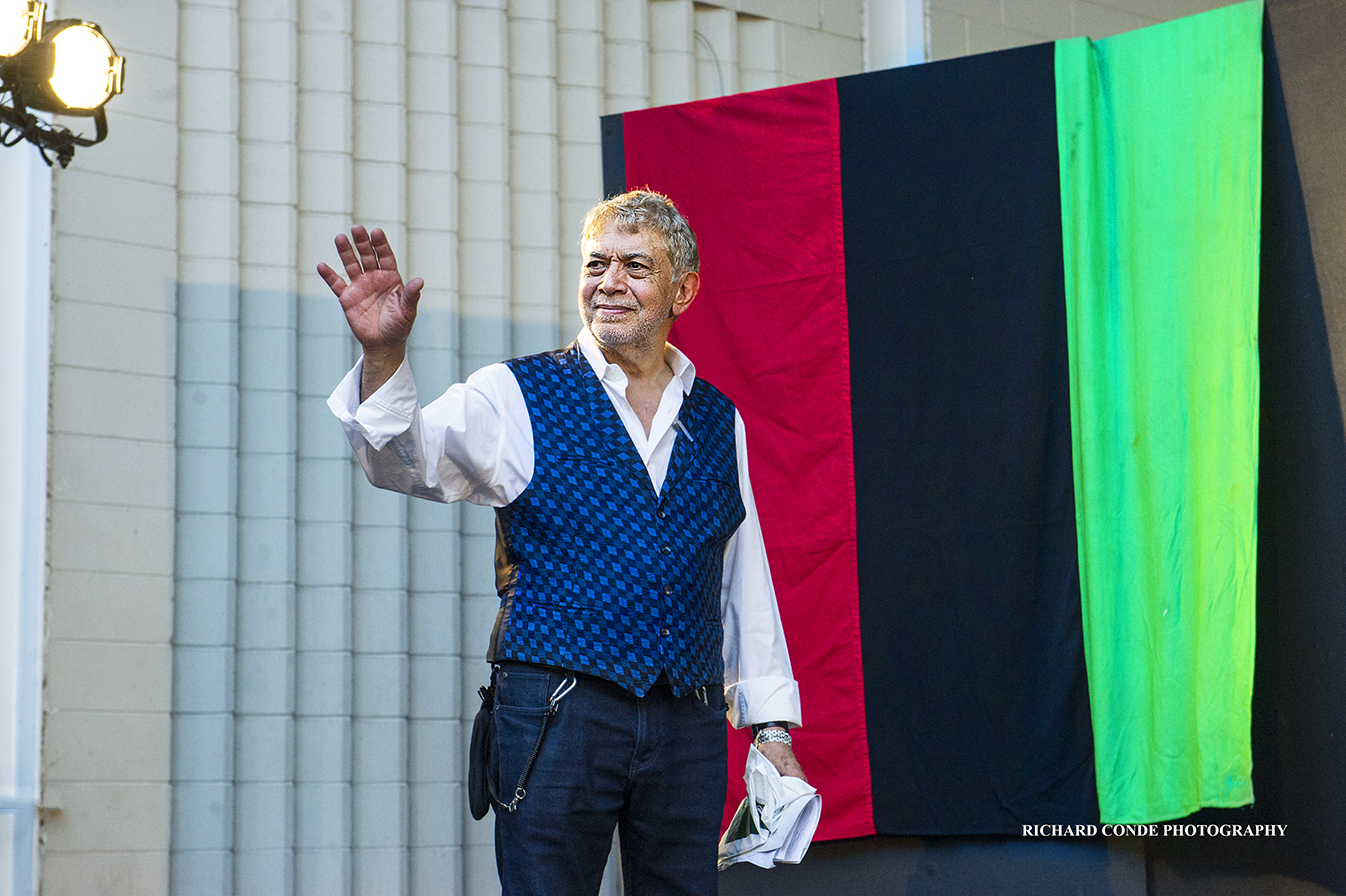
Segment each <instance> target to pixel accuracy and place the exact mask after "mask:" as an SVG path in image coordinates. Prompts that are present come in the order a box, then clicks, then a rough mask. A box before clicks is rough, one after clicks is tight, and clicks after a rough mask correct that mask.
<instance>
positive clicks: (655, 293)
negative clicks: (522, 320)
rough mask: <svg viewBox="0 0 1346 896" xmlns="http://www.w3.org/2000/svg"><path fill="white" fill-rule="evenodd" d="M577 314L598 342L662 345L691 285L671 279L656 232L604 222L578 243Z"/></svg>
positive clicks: (691, 277) (686, 301)
mask: <svg viewBox="0 0 1346 896" xmlns="http://www.w3.org/2000/svg"><path fill="white" fill-rule="evenodd" d="M580 250H581V252H582V253H583V255H584V270H583V272H582V273H581V274H580V295H579V301H580V316H581V317H582V318H583V319H584V325H585V326H586V327H588V328H589V331H590V332H591V333H593V335H594V339H596V340H597V341H598V344H599V345H600V346H605V347H613V348H616V347H618V346H624V347H625V346H629V347H633V348H643V347H646V346H648V345H658V346H660V347H662V346H663V344H664V341H665V340H666V339H667V338H668V331H669V329H670V328H671V327H672V325H673V318H674V317H676V316H677V315H678V314H681V313H682V312H683V310H685V309H686V307H687V305H688V304H689V303H690V302H691V299H692V294H694V293H695V285H694V284H692V285H691V289H690V290H689V289H688V286H689V284H688V281H689V280H695V279H696V275H695V274H687V275H685V276H684V277H683V278H682V281H680V282H679V283H677V284H675V283H674V282H673V265H672V264H671V263H670V262H669V260H668V253H667V252H666V251H665V250H664V247H663V245H662V242H661V241H660V239H659V238H658V236H657V235H656V234H655V233H653V232H651V231H648V230H638V231H636V232H635V233H629V232H627V231H624V230H622V229H620V228H619V227H618V226H617V225H615V224H608V225H607V226H606V227H604V229H603V230H602V231H601V232H600V233H599V234H597V235H596V236H595V237H594V238H593V239H586V240H585V241H584V242H583V244H582V245H581V247H580Z"/></svg>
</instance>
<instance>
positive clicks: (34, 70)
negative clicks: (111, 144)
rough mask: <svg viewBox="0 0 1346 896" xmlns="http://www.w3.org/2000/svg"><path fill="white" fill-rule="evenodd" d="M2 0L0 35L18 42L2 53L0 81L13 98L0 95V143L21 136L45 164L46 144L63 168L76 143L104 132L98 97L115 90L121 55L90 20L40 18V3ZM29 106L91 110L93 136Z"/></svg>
mask: <svg viewBox="0 0 1346 896" xmlns="http://www.w3.org/2000/svg"><path fill="white" fill-rule="evenodd" d="M0 4H3V5H0V13H3V15H4V18H3V19H0V21H3V22H4V23H7V24H0V40H5V41H6V42H7V46H8V47H10V48H13V47H19V49H18V50H17V51H16V52H14V53H12V54H9V55H4V56H0V76H2V77H3V83H2V85H0V89H3V92H4V93H8V94H9V97H10V99H11V100H12V105H9V104H3V103H0V124H2V125H3V130H0V143H3V144H4V145H6V146H12V145H14V144H16V143H18V142H19V141H21V140H27V141H29V142H30V143H33V144H34V145H36V146H37V147H38V150H39V151H40V152H41V153H42V158H43V159H45V160H46V162H47V164H51V161H52V160H51V158H50V157H49V156H48V155H47V153H48V151H50V152H52V153H55V155H56V159H57V161H59V162H60V163H61V167H62V168H64V167H65V166H66V165H68V164H70V160H71V159H72V158H73V157H74V155H75V147H77V146H92V145H94V144H95V143H99V142H101V141H102V140H103V139H104V138H105V137H107V116H106V114H105V113H104V111H103V105H104V104H105V103H107V101H108V100H109V99H111V98H112V97H113V96H115V95H116V94H118V93H121V90H122V76H123V71H124V69H125V64H126V63H125V60H123V59H122V57H120V56H118V55H117V51H116V50H114V49H113V48H112V44H111V43H109V42H108V39H107V38H106V37H104V36H103V32H102V29H100V28H99V27H98V26H97V25H95V24H93V23H92V22H85V21H83V20H81V19H60V20H57V21H53V22H43V21H42V18H41V17H42V14H43V10H44V4H42V3H40V2H33V0H0ZM20 6H22V7H23V9H22V11H23V13H24V15H25V16H26V18H25V19H24V25H23V32H24V37H23V41H22V45H20V40H19V38H18V36H17V35H18V33H19V31H20V26H19V24H18V23H19V15H18V12H19V11H20ZM30 109H36V110H39V111H42V112H55V113H59V114H62V115H75V116H86V117H91V118H93V120H94V128H95V132H94V137H93V139H89V138H87V137H84V136H83V135H80V134H75V133H73V132H71V131H70V129H69V128H66V127H64V126H61V125H57V124H52V123H50V122H48V121H45V120H44V119H42V118H39V117H38V116H36V115H34V114H33V113H32V112H30V111H29V110H30Z"/></svg>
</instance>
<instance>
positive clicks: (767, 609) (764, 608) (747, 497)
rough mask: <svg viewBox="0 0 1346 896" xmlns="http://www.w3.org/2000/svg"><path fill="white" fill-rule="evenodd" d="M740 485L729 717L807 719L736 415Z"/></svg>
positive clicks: (728, 648) (727, 630)
mask: <svg viewBox="0 0 1346 896" xmlns="http://www.w3.org/2000/svg"><path fill="white" fill-rule="evenodd" d="M734 416H735V420H734V431H735V432H734V434H735V449H736V452H737V455H738V479H739V488H740V490H741V492H742V495H743V509H744V511H745V514H746V515H745V516H744V519H743V523H742V524H741V525H740V526H739V527H738V531H737V532H735V533H734V535H733V537H731V538H730V540H729V543H728V544H727V545H726V546H725V557H724V580H723V584H722V586H721V594H720V607H721V613H722V618H723V619H724V684H725V702H726V703H727V704H728V705H729V720H730V722H731V723H732V724H733V725H734V727H736V728H743V727H745V726H747V725H755V724H758V723H760V722H774V721H781V722H788V723H790V724H791V725H799V724H801V723H802V722H803V718H802V715H801V712H800V705H799V685H798V683H797V682H796V681H795V679H794V673H793V672H792V671H791V668H790V652H789V650H788V649H787V647H786V645H785V630H784V629H783V628H782V626H781V619H780V611H779V609H778V608H777V606H776V589H775V586H774V585H773V584H772V581H771V566H770V565H769V563H768V562H767V555H766V544H765V542H764V541H763V539H762V526H761V523H760V522H759V520H758V517H757V506H756V503H755V502H754V501H753V495H752V482H751V480H750V479H749V478H748V450H747V442H746V439H745V434H744V429H743V419H742V418H741V417H739V416H738V415H737V413H736V414H735V415H734Z"/></svg>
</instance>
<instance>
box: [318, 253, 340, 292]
mask: <svg viewBox="0 0 1346 896" xmlns="http://www.w3.org/2000/svg"><path fill="white" fill-rule="evenodd" d="M318 276H319V277H321V278H322V279H323V282H325V283H326V284H327V286H328V288H329V289H331V290H332V293H333V294H334V295H336V297H337V298H338V299H339V298H341V294H342V293H343V292H345V291H346V281H345V280H342V279H341V278H340V277H338V276H337V272H336V271H334V270H332V269H331V268H330V267H328V266H327V264H326V263H325V262H321V261H320V262H318Z"/></svg>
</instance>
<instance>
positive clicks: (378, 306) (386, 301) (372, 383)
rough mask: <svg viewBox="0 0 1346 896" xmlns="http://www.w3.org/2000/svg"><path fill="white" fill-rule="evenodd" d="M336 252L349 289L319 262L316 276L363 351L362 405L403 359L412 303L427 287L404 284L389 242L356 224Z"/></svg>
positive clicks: (413, 314) (412, 319)
mask: <svg viewBox="0 0 1346 896" xmlns="http://www.w3.org/2000/svg"><path fill="white" fill-rule="evenodd" d="M336 247H337V254H338V255H339V256H340V257H341V264H342V266H343V267H345V269H346V276H347V277H348V278H349V279H350V283H347V282H346V281H345V280H343V279H341V276H340V275H339V274H337V272H336V271H334V270H332V269H331V268H330V267H328V266H327V264H325V263H324V262H318V274H319V276H321V277H322V278H323V280H324V281H325V282H326V283H327V285H328V286H329V287H331V290H332V292H333V294H335V295H336V297H337V298H338V299H339V300H340V301H341V310H342V311H344V312H345V313H346V323H347V324H349V325H350V328H351V332H352V333H354V334H355V338H356V339H358V340H359V341H360V345H361V347H362V348H363V349H364V362H363V365H364V366H363V369H362V373H361V377H360V400H361V401H364V400H365V399H366V398H368V397H369V396H370V395H372V394H374V392H375V391H377V390H378V388H379V386H381V385H383V383H384V382H386V381H387V379H388V378H389V377H390V376H392V375H393V374H394V373H395V372H396V371H397V368H398V366H399V365H401V363H402V359H403V358H405V357H406V343H407V337H408V336H410V335H411V325H412V324H413V323H415V321H416V303H417V301H419V300H420V297H421V287H423V286H424V285H425V281H424V280H422V279H421V278H419V277H417V278H415V279H414V280H412V281H411V282H410V283H405V284H404V283H403V282H402V275H401V274H399V273H398V272H397V258H396V257H395V256H394V255H393V249H392V246H390V245H388V237H387V235H386V234H384V232H383V231H382V230H380V229H379V228H377V227H375V228H374V230H373V231H372V232H370V231H367V230H365V229H364V228H363V227H361V226H360V225H358V224H356V225H354V226H353V227H351V235H350V239H347V238H346V235H345V234H344V233H339V234H337V237H336Z"/></svg>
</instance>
